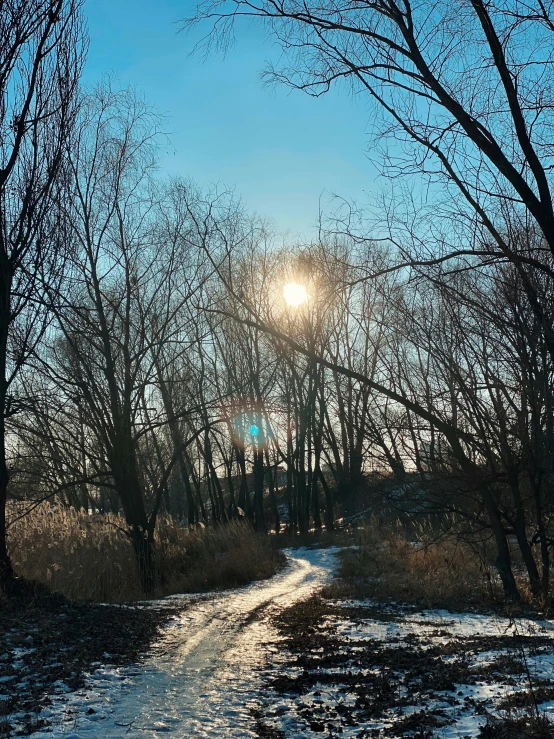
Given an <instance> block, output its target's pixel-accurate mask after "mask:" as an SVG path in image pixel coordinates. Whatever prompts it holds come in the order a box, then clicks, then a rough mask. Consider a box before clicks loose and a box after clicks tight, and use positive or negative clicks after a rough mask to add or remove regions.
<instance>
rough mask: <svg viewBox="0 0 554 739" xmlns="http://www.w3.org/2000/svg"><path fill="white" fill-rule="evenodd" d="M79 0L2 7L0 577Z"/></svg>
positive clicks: (77, 61) (72, 106) (55, 272)
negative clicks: (11, 449) (14, 426)
mask: <svg viewBox="0 0 554 739" xmlns="http://www.w3.org/2000/svg"><path fill="white" fill-rule="evenodd" d="M81 6H82V2H81V0H7V1H6V2H3V3H2V4H1V6H0V100H1V103H0V585H5V584H6V583H7V582H8V581H9V580H10V579H11V577H12V568H11V565H10V560H9V557H8V553H7V550H6V518H5V515H6V514H5V506H6V497H7V491H8V480H9V470H8V463H7V458H6V456H7V449H6V444H7V428H6V422H7V421H8V420H9V418H10V417H12V416H13V415H14V414H16V413H17V412H18V411H20V410H21V409H22V407H23V404H24V400H23V398H21V397H19V394H18V375H19V374H20V372H21V370H22V368H23V367H24V366H25V363H26V361H27V358H28V357H29V354H30V353H31V352H32V351H33V350H34V348H35V346H36V345H37V342H38V341H39V340H40V337H41V336H42V334H43V332H44V330H45V326H46V324H47V322H48V314H47V312H45V310H44V307H43V305H42V303H41V295H42V294H43V290H44V285H45V284H46V285H48V286H49V287H50V288H54V287H55V286H56V285H57V284H58V283H59V280H60V277H61V274H62V272H63V267H64V251H63V247H64V239H63V238H60V229H61V222H60V220H59V219H58V217H57V216H58V214H59V209H58V208H57V205H56V189H57V186H58V184H59V180H60V177H61V176H63V174H62V173H63V159H64V152H65V149H66V146H67V142H68V139H69V137H70V134H71V132H72V129H73V124H74V120H75V115H76V100H77V96H76V93H77V84H78V81H79V77H80V74H81V68H82V64H83V60H84V56H85V52H86V36H85V32H84V28H83V22H82V18H81Z"/></svg>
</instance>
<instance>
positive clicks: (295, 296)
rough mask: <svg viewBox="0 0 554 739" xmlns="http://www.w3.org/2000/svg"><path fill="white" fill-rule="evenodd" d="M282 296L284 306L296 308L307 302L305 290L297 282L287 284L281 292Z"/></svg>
mask: <svg viewBox="0 0 554 739" xmlns="http://www.w3.org/2000/svg"><path fill="white" fill-rule="evenodd" d="M283 295H284V296H285V302H286V304H287V305H290V306H292V307H293V308H297V307H298V306H299V305H302V303H306V302H307V300H308V293H307V291H306V288H305V287H304V285H300V284H299V283H298V282H287V284H286V285H285V288H284V290H283Z"/></svg>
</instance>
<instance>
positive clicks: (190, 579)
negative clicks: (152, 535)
mask: <svg viewBox="0 0 554 739" xmlns="http://www.w3.org/2000/svg"><path fill="white" fill-rule="evenodd" d="M21 511H22V504H17V503H15V502H12V503H11V504H10V506H9V511H8V513H9V521H12V522H13V523H12V524H11V525H10V527H9V530H8V547H9V552H10V556H11V557H12V562H13V566H14V569H15V572H16V574H17V575H18V576H20V577H23V578H25V579H28V580H35V581H38V582H40V583H43V584H45V585H47V586H48V588H50V589H51V590H52V591H54V592H58V593H61V594H62V595H64V596H66V597H67V598H72V599H87V600H94V601H99V602H110V603H122V602H125V601H129V600H138V599H141V598H142V597H143V596H142V593H141V589H140V584H139V579H138V574H137V568H136V564H135V559H134V556H133V551H132V547H131V544H130V542H129V539H128V538H127V537H126V536H125V534H124V533H123V532H122V530H121V529H124V528H125V521H124V519H123V518H122V517H121V516H117V515H113V514H103V515H100V514H95V515H88V514H87V513H85V512H84V511H76V510H75V509H73V508H63V507H61V506H51V505H50V504H49V503H41V504H40V505H39V506H38V507H36V508H35V509H34V510H33V511H31V512H30V513H28V514H27V515H25V516H24V517H22V518H18V516H19V515H20V513H21ZM279 561H280V559H279V555H278V553H276V552H275V551H274V550H273V548H272V546H271V543H270V541H269V540H268V538H267V537H262V536H260V535H258V534H256V533H255V532H254V531H253V530H252V529H251V528H250V526H248V525H247V524H245V523H242V522H231V523H230V524H229V525H227V526H225V527H219V528H206V529H200V530H197V531H189V530H188V529H187V528H186V527H183V526H181V525H180V524H179V523H178V522H177V521H175V520H174V519H172V518H170V517H162V518H160V520H159V524H158V530H157V532H156V567H157V571H158V579H159V587H158V588H157V590H156V592H155V593H154V595H155V597H161V596H164V595H169V594H172V593H180V592H195V591H200V590H208V589H212V588H224V587H234V586H238V585H242V584H244V583H246V582H249V581H251V580H257V579H263V578H266V577H270V576H271V575H272V574H273V573H274V572H275V571H276V569H277V567H278V566H279Z"/></svg>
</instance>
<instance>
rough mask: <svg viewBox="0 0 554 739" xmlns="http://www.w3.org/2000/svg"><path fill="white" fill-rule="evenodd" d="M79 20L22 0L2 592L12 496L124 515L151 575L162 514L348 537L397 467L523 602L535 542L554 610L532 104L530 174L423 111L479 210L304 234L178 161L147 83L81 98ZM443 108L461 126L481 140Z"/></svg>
mask: <svg viewBox="0 0 554 739" xmlns="http://www.w3.org/2000/svg"><path fill="white" fill-rule="evenodd" d="M80 12H81V11H80V6H79V4H78V3H74V2H69V0H43V1H42V2H39V0H36V1H35V2H27V3H17V2H16V3H13V8H12V7H10V9H7V10H6V11H4V10H3V11H2V14H1V17H2V24H3V28H2V29H0V30H2V31H3V33H2V35H1V37H2V38H4V39H6V43H5V47H3V48H2V49H0V64H1V63H2V60H3V59H4V60H5V65H6V66H5V70H6V71H5V74H4V76H0V84H1V85H3V86H4V87H3V88H2V89H3V92H4V99H5V101H6V102H5V104H4V106H3V107H2V109H1V110H0V113H1V115H2V126H3V128H2V131H3V137H4V138H3V147H4V148H3V153H2V157H3V159H2V167H3V168H2V170H1V173H0V195H1V198H2V201H1V202H2V209H1V211H0V221H1V223H0V234H1V239H2V243H1V246H2V248H1V249H0V260H1V264H0V275H1V279H2V285H1V287H2V291H1V295H2V297H1V299H2V301H4V302H3V303H2V306H1V307H2V311H1V313H0V338H1V342H0V358H1V361H2V372H1V373H0V382H1V386H0V391H1V393H0V396H1V398H0V399H1V402H2V408H3V413H2V424H3V426H2V429H1V432H2V433H1V438H2V445H3V446H2V454H1V455H0V580H1V582H2V583H4V585H5V584H6V583H9V582H10V581H11V578H12V574H13V573H12V571H11V565H10V560H9V556H8V552H7V548H6V526H5V503H6V499H7V496H8V494H9V495H10V496H12V497H15V498H19V499H24V500H28V501H29V503H30V504H31V505H32V501H36V500H43V499H45V498H46V499H50V500H52V501H56V502H57V503H59V504H63V505H67V506H73V507H75V508H77V509H81V508H84V509H85V510H86V511H91V512H98V511H100V512H102V511H113V512H115V511H120V510H121V511H122V512H123V515H124V517H125V521H126V529H125V531H126V533H127V535H128V536H129V538H130V540H131V542H132V545H133V548H134V551H135V555H136V559H137V563H138V567H139V571H140V573H141V577H142V585H143V588H144V589H145V590H146V591H148V590H149V589H151V588H152V586H153V584H154V583H153V578H154V575H155V568H154V566H153V561H154V551H153V549H154V541H155V538H154V533H155V530H156V522H157V519H158V516H159V514H160V512H162V511H166V512H169V513H171V514H172V515H174V516H176V517H178V518H179V519H181V520H182V521H183V523H184V524H188V525H196V524H197V523H199V522H202V523H204V524H217V525H220V524H224V523H225V522H226V521H228V520H229V519H232V518H236V517H238V516H243V515H244V516H245V517H246V518H247V519H249V520H250V521H251V523H252V525H253V526H254V527H255V528H256V529H258V530H260V531H266V530H269V529H273V530H275V531H279V530H280V529H281V528H282V524H283V523H286V526H287V527H288V529H289V531H290V532H293V533H294V532H306V531H308V530H309V529H310V528H312V527H315V528H318V527H322V526H325V527H326V528H327V529H329V530H331V529H333V527H334V526H335V518H336V515H337V513H338V512H339V511H340V513H341V514H344V513H348V512H351V511H353V508H354V503H353V501H354V499H355V497H356V494H357V492H358V491H359V490H360V489H362V488H363V487H364V486H365V485H367V482H368V477H369V476H370V475H373V476H380V478H381V479H385V480H386V481H387V485H386V493H387V504H388V505H392V506H395V507H396V508H398V509H402V510H404V511H407V512H408V513H409V514H410V515H425V516H433V520H434V521H435V525H437V526H438V525H444V526H448V527H451V528H454V529H455V530H456V531H457V532H458V533H459V535H460V536H464V537H466V538H468V539H471V540H475V541H476V540H479V541H486V542H489V544H490V545H491V546H492V548H493V549H494V552H495V555H494V556H495V565H496V568H497V571H498V574H499V577H500V579H501V581H502V585H503V587H504V591H505V593H506V595H507V596H508V597H510V598H512V599H517V598H519V586H518V582H517V581H516V576H515V575H514V571H515V566H514V563H513V559H514V554H515V553H516V554H517V560H518V562H517V564H518V567H519V563H521V566H522V567H523V569H524V570H525V577H526V580H527V581H528V583H529V586H530V589H531V591H532V593H533V595H535V596H536V597H542V598H543V599H547V598H548V597H549V594H550V570H551V562H550V560H551V550H552V544H553V542H554V539H553V538H552V535H553V529H552V522H553V514H554V491H553V482H554V477H553V472H554V470H553V464H554V415H553V410H554V409H553V402H554V399H553V377H552V372H553V359H554V322H553V316H554V312H553V306H552V294H553V293H552V279H553V277H554V261H553V253H554V231H553V228H554V227H553V226H552V224H554V218H553V217H552V202H551V200H550V201H548V197H549V195H548V192H549V191H548V177H549V175H548V172H549V171H550V169H549V165H548V161H549V160H548V156H549V154H548V151H547V150H546V149H545V150H544V158H545V163H544V164H541V162H540V160H538V159H537V157H535V158H533V157H531V158H529V157H530V154H529V151H528V150H527V149H525V147H524V152H523V155H522V156H521V157H520V155H519V154H518V151H519V150H517V148H516V143H515V142H519V144H518V145H521V146H523V145H524V144H525V141H524V136H523V133H524V132H523V131H522V129H521V126H518V125H516V124H517V123H518V120H519V119H517V115H515V113H514V111H513V110H512V112H511V113H510V115H512V119H511V121H510V120H509V121H508V123H506V122H504V124H503V125H504V128H503V129H502V130H505V131H509V130H511V129H510V128H509V124H510V123H511V124H513V125H515V134H514V139H513V142H512V143H513V146H514V148H513V151H512V152H511V153H512V154H513V156H512V159H513V162H515V163H516V164H517V166H515V165H514V164H513V163H511V160H510V161H509V160H508V158H507V157H508V155H507V154H504V153H503V152H502V151H500V152H498V151H496V149H495V150H494V152H493V154H494V156H492V155H491V152H490V151H489V150H490V147H491V146H492V145H491V144H490V140H491V137H492V135H493V134H492V133H489V134H487V135H488V138H487V137H486V136H485V139H486V140H485V139H483V138H482V137H483V136H484V134H483V126H484V125H485V124H484V123H481V124H479V126H480V127H479V126H477V128H476V129H475V125H476V124H475V122H474V119H473V118H471V119H470V120H466V118H464V115H466V113H465V108H463V106H462V107H461V108H460V107H456V106H453V105H451V103H450V99H443V98H440V96H439V98H438V102H436V101H434V102H433V104H435V102H436V104H437V105H443V106H446V108H445V109H446V110H447V111H448V113H449V115H451V116H454V117H456V116H458V118H457V119H456V120H458V121H462V122H463V124H464V125H465V128H464V129H463V130H464V131H465V134H464V135H467V136H468V139H467V141H464V143H465V144H467V145H468V146H469V144H468V141H470V142H472V144H471V145H472V146H475V147H476V150H475V151H476V152H477V153H475V152H474V153H473V154H472V155H471V156H474V155H475V156H476V157H477V159H473V160H471V157H470V156H469V154H468V157H469V158H467V159H464V157H465V154H464V155H463V156H461V155H459V154H458V153H456V152H459V151H461V150H460V149H456V146H455V145H454V144H455V143H456V142H455V141H454V142H451V144H452V149H448V148H447V151H446V153H445V152H444V151H443V150H442V149H441V148H440V146H439V145H438V144H437V143H432V141H431V139H430V138H425V136H427V135H428V134H429V135H430V132H429V131H427V133H425V134H424V133H422V130H421V128H420V127H419V124H418V123H417V121H414V120H411V122H410V123H409V125H408V123H407V122H406V121H403V122H402V123H401V124H399V125H401V128H402V126H403V128H402V130H403V131H404V133H405V134H406V135H408V133H409V130H411V131H412V134H413V136H412V138H414V139H415V140H416V142H417V144H418V145H419V146H424V147H425V146H427V148H428V149H429V151H430V152H431V154H432V155H433V156H436V157H437V158H438V160H439V162H440V163H441V166H442V167H443V168H444V171H443V174H444V173H446V174H445V176H447V179H448V187H451V186H454V185H455V186H456V187H457V188H458V190H459V192H461V193H462V194H463V198H462V199H461V200H460V198H459V197H458V198H457V199H456V198H454V205H452V206H449V208H447V207H446V206H445V202H446V201H445V200H443V201H442V202H441V204H440V209H438V210H437V209H435V210H436V212H435V211H432V212H431V211H429V209H426V208H425V207H424V206H417V207H416V204H415V203H414V200H413V199H410V198H408V199H407V200H404V201H403V203H401V205H402V208H400V211H401V213H400V214H399V213H395V212H394V211H392V210H387V203H383V204H382V209H383V213H384V217H383V220H384V221H385V223H386V226H387V227H386V229H385V230H384V231H383V229H382V228H381V230H380V231H379V229H372V228H367V225H366V224H363V223H362V224H361V225H362V226H363V228H362V229H356V228H354V226H353V224H354V223H355V221H356V217H355V214H353V213H352V212H349V213H347V216H343V215H341V214H340V213H339V215H338V216H337V217H336V218H335V219H334V221H333V222H330V223H329V224H328V228H326V229H323V228H322V230H321V234H320V238H319V239H318V240H317V241H315V242H314V243H308V244H292V245H287V246H283V245H281V244H280V243H279V240H278V237H277V236H276V235H274V234H272V233H271V230H270V229H269V227H268V226H267V224H264V222H263V221H261V220H260V219H259V218H256V217H252V216H250V215H249V214H248V213H247V212H246V211H245V210H244V208H243V207H242V206H241V204H240V202H238V201H237V200H236V199H235V198H234V196H233V194H232V193H230V192H226V191H218V190H216V189H215V190H212V191H211V192H203V191H201V190H200V189H199V188H197V187H196V186H195V185H194V184H193V183H190V182H187V181H184V180H179V179H174V180H172V181H167V180H166V179H164V178H163V177H162V176H160V174H159V173H158V171H157V156H158V152H159V147H160V145H161V143H162V141H163V139H162V137H161V133H160V131H161V128H162V124H161V121H160V119H159V118H158V117H157V116H156V115H155V113H154V112H153V111H152V110H151V109H150V108H149V107H148V105H147V104H146V103H144V102H143V101H142V100H141V99H140V98H138V97H137V96H136V95H135V94H134V93H132V92H130V91H120V90H114V89H113V88H112V86H111V85H110V84H109V83H106V84H104V85H101V86H99V87H98V88H97V89H96V90H95V91H93V92H92V93H84V92H82V91H80V90H79V89H78V80H79V75H80V70H81V66H82V60H83V55H84V48H85V46H86V39H85V36H84V32H83V28H82V24H81V21H80ZM329 12H330V13H331V15H332V10H330V11H329ZM368 12H369V11H368ZM483 12H484V11H483ZM362 15H363V14H362ZM397 20H398V19H397ZM389 21H390V22H391V23H393V22H397V21H394V19H392V20H391V19H390V18H389ZM389 21H387V22H389ZM303 22H304V21H303ZM358 22H360V21H359V18H358V17H357V18H356V23H358ZM398 22H399V23H400V21H399V20H398ZM437 23H439V21H438V20H437ZM349 28H350V26H349V27H348V28H345V29H344V33H350V31H349V30H348V29H349ZM367 33H368V34H370V35H371V33H372V32H370V31H369V30H368V31H367ZM426 37H428V36H426ZM383 38H385V37H381V36H379V37H378V38H377V37H376V39H375V42H376V43H377V42H378V43H382V42H383ZM410 38H411V37H410ZM410 43H411V42H410ZM445 43H446V42H445ZM395 44H396V46H395V47H394V48H395V49H396V50H398V48H399V47H398V43H397V42H396V41H395ZM414 44H416V45H417V40H416V39H413V43H412V46H411V47H410V50H409V53H410V54H411V55H412V57H413V59H415V61H416V62H417V63H418V64H419V63H420V61H419V57H417V55H416V54H415V51H414V49H413V48H412V47H413V45H414ZM480 48H481V47H480ZM494 48H495V49H496V47H494ZM447 50H448V45H447V47H445V53H446V52H447ZM345 53H346V52H345ZM375 53H377V52H375ZM395 53H396V52H395ZM406 53H408V52H406ZM49 55H50V56H49ZM14 59H15V60H18V61H17V64H16V63H14V61H13V60H14ZM495 59H496V58H495ZM497 61H498V60H496V61H495V63H497ZM375 63H376V64H378V63H379V62H378V61H376V62H375ZM414 63H415V62H414ZM529 64H530V65H531V66H532V67H533V68H534V67H535V62H532V63H531V62H529ZM0 69H2V67H1V66H0ZM364 69H365V68H364ZM445 69H447V66H446V67H445ZM362 73H365V72H363V69H362V71H360V74H362ZM426 74H428V75H431V77H432V75H433V74H436V75H438V77H440V75H441V74H442V72H441V70H437V71H436V72H433V71H432V70H430V69H427V71H426ZM391 84H393V83H392V82H391ZM394 84H396V83H394ZM428 84H430V82H428ZM437 84H438V83H437ZM399 89H401V86H400V87H399ZM402 89H403V90H404V88H402ZM533 89H534V88H533ZM402 94H407V93H406V92H405V90H404V91H403V92H402ZM437 94H438V93H437ZM541 105H545V104H544V101H543V100H542V98H541ZM546 110H547V107H545V108H544V111H546ZM544 111H543V112H544ZM412 112H413V113H414V114H415V112H417V109H415V112H414V110H413V111H412ZM545 114H546V113H545ZM514 116H515V119H517V120H515V123H514ZM406 120H408V119H406ZM439 123H440V125H444V127H445V128H444V132H443V133H444V137H445V140H446V139H447V138H448V137H449V136H454V135H455V132H456V131H458V130H461V129H458V128H456V127H455V126H453V125H451V124H450V123H448V124H447V123H444V120H443V119H442V118H440V116H439V117H438V118H437V119H436V121H435V123H434V124H433V126H435V128H434V129H433V130H435V131H436V130H438V129H439V128H440V126H439ZM429 125H431V124H429ZM460 125H462V124H460ZM409 126H411V127H412V128H411V129H409ZM537 128H540V127H539V126H538V124H537ZM537 128H536V129H535V130H537ZM408 129H409V130H408ZM453 132H454V133H453ZM412 134H410V135H412ZM506 136H508V134H506ZM480 137H481V138H480ZM433 140H434V139H433ZM522 142H523V143H522ZM451 152H454V153H451ZM514 152H515V153H514ZM431 154H429V156H430V155H431ZM478 156H483V157H485V158H486V157H488V159H487V162H488V164H487V166H488V169H487V170H486V176H485V175H482V172H484V171H485V169H484V168H483V169H481V168H480V167H479V166H477V165H476V164H475V162H476V161H477V160H478ZM449 157H451V158H450V159H449ZM460 157H461V158H460ZM518 157H519V158H518ZM530 161H531V162H532V163H533V167H531V169H529V168H528V167H529V166H530V164H529V162H530ZM464 162H465V164H464ZM471 162H473V163H472V164H471V166H470V163H471ZM462 165H463V166H462ZM508 165H509V166H508ZM425 167H426V165H425V164H424V163H423V164H420V170H421V172H425V171H426V169H425ZM457 167H458V169H457ZM464 167H465V169H464ZM509 167H512V169H509ZM541 167H542V170H541V171H542V175H541V172H540V171H539V169H540V168H541ZM495 168H496V169H495ZM506 173H508V174H509V175H510V178H511V179H510V183H511V184H510V187H511V188H512V190H510V191H508V190H505V189H503V186H499V185H498V180H497V177H500V176H504V175H505V174H506ZM434 175H435V173H432V176H434ZM480 177H484V178H485V179H481V180H480V179H479V178H480ZM532 177H535V181H531V178H532ZM464 178H465V179H464ZM545 178H546V179H545ZM439 179H440V178H439ZM529 182H531V184H529ZM533 182H534V184H533ZM537 182H539V184H540V186H541V187H542V190H541V194H540V198H539V197H538V196H537V195H536V194H535V190H534V189H533V188H535V186H536V183H537ZM545 182H546V185H545ZM448 187H447V189H448ZM544 187H546V190H545V189H544ZM485 188H486V190H487V196H486V198H485V201H486V202H483V192H484V189H485ZM547 191H548V192H547ZM514 193H515V194H514ZM549 202H550V206H549ZM499 203H500V205H499ZM549 208H550V210H549ZM549 213H550V215H549ZM368 233H369V234H371V233H374V234H375V235H374V238H369V237H368ZM377 235H378V236H379V238H378V239H377ZM291 285H292V286H293V288H292V289H293V293H294V290H295V289H296V295H297V298H298V299H292V300H291V299H287V297H286V295H287V294H289V293H290V290H289V289H287V286H288V288H290V287H291ZM294 286H296V288H294ZM304 298H306V299H304ZM282 501H285V502H286V513H287V515H286V521H281V518H282V513H283V510H284V509H283V507H282V506H280V505H279V504H280V502H282Z"/></svg>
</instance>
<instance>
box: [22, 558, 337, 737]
mask: <svg viewBox="0 0 554 739" xmlns="http://www.w3.org/2000/svg"><path fill="white" fill-rule="evenodd" d="M286 554H287V557H288V559H289V564H288V566H287V567H286V568H285V570H283V571H282V572H281V573H279V574H278V575H276V576H275V577H273V578H271V579H270V580H267V581H263V582H258V583H253V584H251V585H249V586H247V587H245V588H240V589H237V590H232V591H227V592H224V593H218V594H216V595H215V596H213V597H208V598H205V599H202V600H201V601H199V602H195V603H194V604H191V606H190V608H188V609H186V610H185V611H184V612H183V613H182V614H181V615H180V616H179V617H178V618H177V619H175V620H174V621H173V622H172V623H171V625H170V626H169V627H168V628H166V629H165V631H164V633H163V635H162V637H161V638H160V640H159V642H158V643H157V644H156V645H155V646H154V648H153V651H152V654H151V656H149V657H148V659H147V660H146V661H145V662H143V663H141V664H140V665H134V666H130V667H125V668H121V669H108V668H104V669H99V670H97V671H95V672H94V673H92V674H91V675H90V676H89V680H88V682H89V683H90V684H91V686H92V687H91V688H89V689H86V690H83V691H79V692H78V693H67V694H65V695H59V696H56V697H54V703H53V705H52V707H51V709H46V711H45V712H43V714H42V715H44V716H45V717H46V716H47V717H48V719H49V721H51V722H52V726H51V727H49V730H48V732H47V731H46V730H44V731H37V732H35V733H34V734H33V735H32V736H33V737H37V738H38V737H42V736H44V737H46V736H48V737H50V738H51V737H52V736H64V737H66V739H76V737H83V738H87V737H90V738H91V739H93V738H95V737H99V738H100V737H105V738H106V739H115V738H116V737H117V738H123V737H126V739H132V738H133V737H139V736H140V737H142V738H143V739H147V738H148V737H159V736H162V735H169V736H171V737H175V738H177V737H179V739H185V738H188V737H199V738H202V737H214V738H215V737H217V738H218V739H231V738H232V739H234V738H235V737H255V736H256V734H255V732H254V723H255V721H254V718H253V716H252V713H251V709H252V708H253V707H254V706H255V705H257V704H258V701H257V696H259V690H260V685H261V676H260V675H259V670H258V668H260V667H262V666H263V665H264V664H265V661H266V659H267V657H268V655H270V654H271V653H272V652H275V651H276V650H277V649H278V646H276V645H275V642H274V638H275V633H274V632H273V629H272V627H271V626H270V624H269V619H268V616H269V615H270V614H271V613H272V612H275V610H276V609H279V608H282V607H285V606H289V605H291V604H292V603H295V602H297V601H298V600H300V599H304V598H307V597H309V596H310V595H311V594H312V593H313V592H314V591H315V590H316V589H318V588H319V587H321V585H323V584H324V583H325V582H326V581H327V580H328V579H329V577H330V574H331V573H332V571H333V568H334V566H335V561H336V550H335V549H316V550H309V549H295V550H289V551H287V552H286ZM186 597H187V596H183V597H173V598H171V599H166V601H167V602H170V603H171V604H175V602H176V601H177V602H179V601H180V600H182V598H186Z"/></svg>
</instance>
